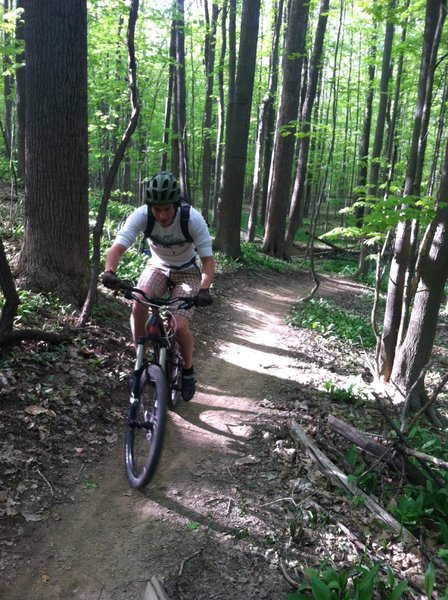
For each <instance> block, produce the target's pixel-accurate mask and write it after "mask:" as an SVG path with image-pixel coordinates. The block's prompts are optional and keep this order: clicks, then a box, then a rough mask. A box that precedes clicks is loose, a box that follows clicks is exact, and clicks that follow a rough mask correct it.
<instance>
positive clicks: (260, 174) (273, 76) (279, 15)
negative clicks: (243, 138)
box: [246, 0, 284, 242]
mask: <svg viewBox="0 0 448 600" xmlns="http://www.w3.org/2000/svg"><path fill="white" fill-rule="evenodd" d="M283 5H284V0H279V2H278V4H277V5H276V7H275V11H276V13H275V16H274V27H273V34H272V52H271V56H270V61H269V84H268V91H267V93H266V95H265V97H264V98H263V101H262V103H261V107H260V124H259V126H258V134H257V143H256V151H255V166H254V176H253V180H252V192H251V202H250V212H249V220H248V224H247V236H246V239H247V240H248V241H249V242H253V241H254V239H255V232H256V227H257V220H258V212H259V206H260V200H262V198H263V196H264V197H265V196H266V193H265V192H266V190H265V189H264V184H265V182H266V181H267V180H266V178H265V177H264V169H267V168H268V166H269V162H270V161H269V162H266V156H267V154H268V153H269V146H270V141H269V137H270V131H269V129H270V125H271V123H272V115H273V112H274V98H275V94H276V92H277V87H278V63H279V44H280V33H281V26H282V20H283ZM261 204H262V206H263V203H262V202H261ZM262 213H263V214H262V220H263V223H264V211H262Z"/></svg>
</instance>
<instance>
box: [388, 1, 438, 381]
mask: <svg viewBox="0 0 448 600" xmlns="http://www.w3.org/2000/svg"><path fill="white" fill-rule="evenodd" d="M445 17H446V3H445V1H444V0H428V2H427V3H426V17H425V30H424V37H423V50H422V58H421V63H420V74H419V86H418V97H417V106H416V110H415V116H414V127H413V133H412V142H411V149H410V153H409V159H408V164H407V169H406V178H405V184H404V191H403V195H404V196H405V197H406V196H411V195H412V196H418V195H419V194H420V180H419V179H418V177H417V176H418V164H419V163H420V162H421V161H422V160H423V157H421V156H420V152H424V150H425V145H424V144H422V143H421V139H420V138H421V134H422V122H423V115H424V113H425V116H427V115H429V109H430V106H431V97H428V96H427V94H428V93H429V92H431V91H432V84H430V83H429V81H428V80H433V77H434V68H435V57H436V56H437V50H438V46H439V42H440V35H438V32H440V31H441V29H442V24H443V22H444V20H445ZM412 232H413V226H412V223H411V222H409V221H406V222H403V223H400V224H399V225H398V227H397V232H396V241H395V248H394V256H393V259H392V264H391V269H390V275H389V284H388V290H387V299H386V309H385V315H384V324H383V333H382V336H381V339H380V341H379V343H378V345H377V374H378V376H379V377H381V378H382V379H383V380H384V381H389V379H390V376H391V373H392V369H393V365H394V360H395V352H396V350H397V343H398V339H399V337H398V336H399V331H400V328H401V329H402V330H403V331H404V330H405V324H406V323H407V322H408V317H409V315H408V314H407V311H406V310H405V311H403V303H405V304H406V305H407V306H409V300H408V299H406V298H405V283H406V281H407V280H409V278H410V273H409V271H408V270H409V269H410V268H411V267H410V265H411V264H412V262H414V253H413V245H412V241H413V240H412ZM403 337H404V334H403Z"/></svg>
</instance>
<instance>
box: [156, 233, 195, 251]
mask: <svg viewBox="0 0 448 600" xmlns="http://www.w3.org/2000/svg"><path fill="white" fill-rule="evenodd" d="M151 242H152V243H153V244H154V246H164V247H165V248H169V247H170V246H179V247H181V248H182V247H183V246H185V244H187V243H188V242H186V241H185V239H184V238H179V237H176V236H174V235H164V236H159V235H151Z"/></svg>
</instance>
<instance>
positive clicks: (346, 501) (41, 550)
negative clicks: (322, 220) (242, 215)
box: [0, 272, 440, 600]
mask: <svg viewBox="0 0 448 600" xmlns="http://www.w3.org/2000/svg"><path fill="white" fill-rule="evenodd" d="M311 286H312V282H311V280H310V277H309V275H308V274H305V273H303V274H298V275H294V276H293V275H291V274H288V275H280V274H278V275H276V274H269V275H267V274H263V273H257V274H255V273H254V274H250V273H247V272H238V273H236V274H234V275H230V276H229V275H227V276H221V277H218V278H217V280H216V283H215V286H214V298H215V303H214V305H213V306H212V307H211V308H210V309H206V310H205V309H204V310H201V311H198V312H197V313H196V315H195V318H194V330H195V335H196V340H197V342H196V349H195V357H196V358H195V362H196V371H197V375H198V392H197V394H196V396H195V398H194V399H193V401H191V402H190V403H182V405H181V406H179V408H178V409H177V410H176V412H173V413H170V418H169V422H168V430H167V437H166V442H165V447H164V452H163V455H162V460H161V463H160V465H159V469H158V471H157V473H156V476H155V477H154V479H153V481H152V482H151V483H150V485H149V486H148V488H147V489H145V490H144V491H143V492H139V491H134V490H131V489H130V488H129V486H128V483H127V480H126V477H125V475H124V468H123V448H122V443H123V421H124V415H125V413H126V405H127V394H128V392H127V378H128V373H129V370H130V368H131V364H132V358H133V351H132V348H131V344H130V336H129V328H128V313H129V307H128V306H127V305H126V304H125V303H124V301H123V302H121V301H119V300H118V299H114V298H112V297H111V296H110V295H108V294H102V296H101V299H100V302H99V306H98V308H97V310H96V317H95V319H94V320H93V321H92V323H91V324H90V325H89V326H88V327H87V329H86V330H85V331H84V332H83V336H82V337H81V338H78V339H77V340H76V341H75V342H74V343H71V344H67V345H64V346H62V347H60V348H48V347H47V346H46V345H45V344H41V343H40V344H36V343H29V344H28V343H27V344H24V345H23V347H22V349H21V350H20V349H16V350H14V351H13V352H10V353H9V354H8V355H6V356H4V357H3V364H2V368H1V373H0V374H1V383H0V459H1V461H0V464H1V471H0V598H2V599H4V600H69V599H76V600H134V599H138V600H141V599H142V598H143V594H144V590H145V588H146V586H147V583H148V581H149V580H150V579H151V578H152V577H153V576H156V577H158V578H159V580H160V581H161V582H162V584H163V586H164V589H165V591H166V594H167V596H168V598H170V600H201V599H203V600H211V599H219V600H224V599H226V600H227V599H229V598H232V599H234V600H247V599H257V598H265V599H268V600H285V599H286V598H287V595H288V593H291V592H292V591H293V590H294V589H295V586H294V582H303V570H304V569H306V568H308V567H315V568H319V566H321V565H322V563H323V562H324V561H327V562H328V564H329V565H332V566H333V567H334V568H335V569H336V570H341V569H346V570H350V566H351V565H354V564H359V562H361V561H362V560H364V562H365V563H366V564H369V563H368V560H369V558H372V560H375V561H382V562H383V563H384V565H389V566H390V567H391V568H392V570H393V572H394V574H395V577H396V578H397V581H400V580H401V579H404V578H406V579H407V580H408V582H409V586H410V592H407V594H408V595H407V596H406V595H405V596H404V597H407V598H423V597H425V596H424V595H423V594H422V592H421V590H423V589H424V584H423V574H424V572H425V570H426V568H427V564H428V563H427V559H426V558H425V557H424V556H423V553H422V551H421V548H420V547H419V545H418V544H417V545H416V546H414V547H408V546H406V544H405V543H403V542H402V541H400V540H399V539H397V538H396V537H395V536H394V535H393V534H392V533H391V532H390V531H387V530H386V529H385V528H384V527H382V526H381V525H380V524H378V523H377V522H376V521H375V520H374V519H373V517H372V515H371V514H370V513H369V512H368V511H367V509H366V507H365V506H364V505H363V504H362V503H359V502H357V501H356V499H355V498H353V497H349V496H347V495H343V494H342V493H341V492H340V491H339V490H338V489H337V488H336V487H334V486H333V485H332V484H331V482H330V481H329V480H328V478H327V477H326V476H325V475H324V474H323V473H322V472H321V471H320V470H319V468H318V467H317V465H316V464H315V462H313V460H311V458H310V456H309V455H308V454H307V453H306V452H305V451H303V450H299V449H298V448H297V447H296V445H295V444H294V442H293V441H292V439H291V435H290V427H291V423H292V421H296V422H297V423H299V424H300V425H301V426H302V427H303V429H304V430H305V432H306V433H307V435H308V436H309V437H310V438H312V439H313V441H314V442H315V443H316V444H317V445H318V446H319V448H320V449H321V450H322V451H323V452H325V453H326V454H327V455H328V456H329V457H331V458H332V459H333V460H339V462H340V463H341V464H342V465H343V466H344V460H343V456H344V453H345V451H346V449H347V448H348V447H349V445H348V444H346V443H345V442H344V441H343V440H342V439H341V438H339V437H338V436H337V435H336V434H335V433H333V432H331V430H330V429H329V427H328V425H327V417H328V415H329V414H332V415H335V416H339V417H341V418H343V419H345V420H347V421H350V422H352V423H353V424H355V426H357V427H359V428H361V429H365V430H369V429H370V430H371V431H377V432H379V431H384V430H385V429H387V424H385V423H384V421H383V420H382V417H381V415H380V413H379V412H378V409H377V407H376V406H375V403H374V402H373V401H372V400H371V397H370V396H369V395H368V394H366V395H365V396H359V397H358V399H357V400H356V403H351V402H347V401H344V398H343V397H339V398H338V397H332V396H331V395H329V393H328V391H327V390H326V388H325V383H326V382H332V383H333V384H334V385H335V386H336V387H337V388H340V389H342V388H343V389H354V387H353V386H356V387H357V388H359V389H360V388H361V387H363V386H365V388H366V389H368V386H369V384H370V382H371V375H370V371H369V367H368V365H369V361H370V360H372V357H371V356H369V353H368V352H365V351H364V350H360V349H356V348H354V347H349V346H347V345H345V344H342V343H340V342H337V341H335V340H332V339H328V338H324V337H322V336H320V335H319V334H317V333H315V332H312V331H309V330H306V329H296V328H292V327H290V326H288V325H287V324H286V322H285V319H286V317H287V315H288V312H289V310H290V309H291V307H292V305H293V304H294V302H295V301H296V299H297V298H298V297H301V296H304V295H306V294H307V293H308V292H309V290H310V289H311ZM365 292H366V290H365V288H363V286H360V285H357V284H355V283H353V282H350V281H348V280H343V279H333V278H325V279H324V281H323V283H322V285H321V287H320V289H319V292H318V294H319V295H321V296H329V297H331V298H332V299H333V300H334V301H335V302H337V303H338V305H339V306H340V307H347V309H348V308H350V310H352V309H353V308H354V307H358V308H359V310H360V311H361V312H362V311H364V312H365V315H366V318H367V319H368V303H367V301H366V299H365V297H364V296H365ZM345 466H346V465H345ZM379 502H380V503H381V498H380V499H379ZM426 550H427V552H426V555H427V553H428V552H429V550H428V549H426ZM366 561H367V562H366ZM438 575H440V574H438ZM384 597H386V596H384ZM435 597H436V596H435Z"/></svg>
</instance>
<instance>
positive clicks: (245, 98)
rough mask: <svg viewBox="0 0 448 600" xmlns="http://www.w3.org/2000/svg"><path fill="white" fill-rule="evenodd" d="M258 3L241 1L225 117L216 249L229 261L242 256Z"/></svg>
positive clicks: (258, 13) (255, 1)
mask: <svg viewBox="0 0 448 600" xmlns="http://www.w3.org/2000/svg"><path fill="white" fill-rule="evenodd" d="M259 17H260V0H244V2H243V13H242V17H241V34H240V47H239V53H238V70H237V78H236V85H235V98H234V102H233V105H232V106H231V110H230V111H229V113H228V118H230V123H229V124H228V127H227V139H226V147H225V161H224V173H223V190H222V197H221V199H220V201H219V204H218V212H219V218H218V227H217V232H216V238H215V248H216V249H217V250H221V251H222V252H224V253H225V254H227V255H228V256H229V257H231V258H233V259H238V258H239V257H240V255H241V242H240V231H241V214H242V206H243V192H244V176H245V170H246V159H247V143H248V137H249V124H250V113H251V108H252V95H253V88H254V78H255V64H256V50H257V38H258V24H259Z"/></svg>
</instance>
